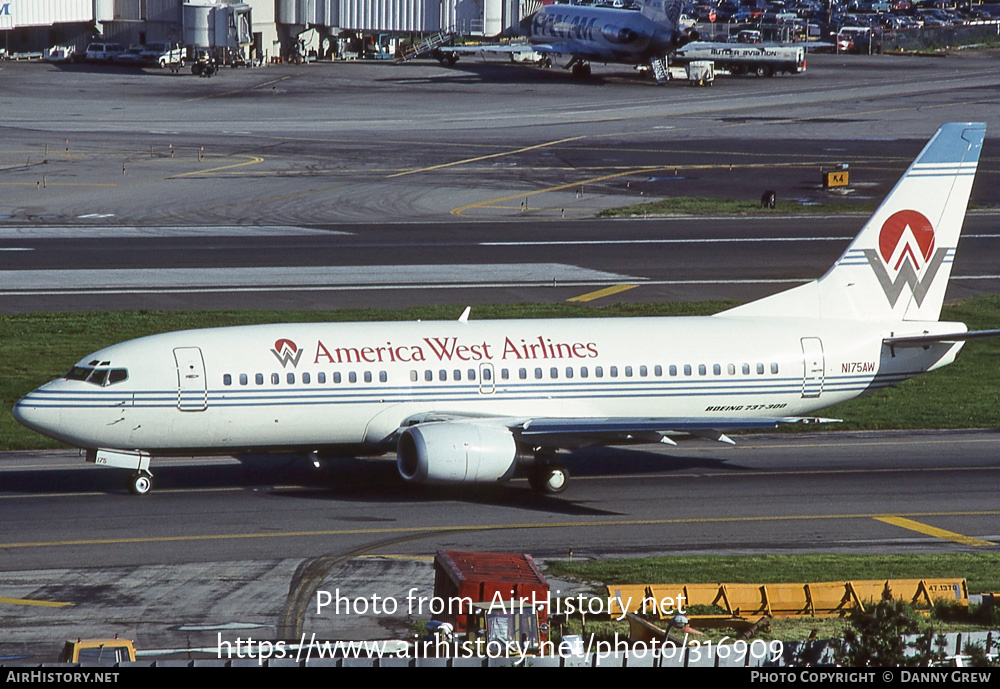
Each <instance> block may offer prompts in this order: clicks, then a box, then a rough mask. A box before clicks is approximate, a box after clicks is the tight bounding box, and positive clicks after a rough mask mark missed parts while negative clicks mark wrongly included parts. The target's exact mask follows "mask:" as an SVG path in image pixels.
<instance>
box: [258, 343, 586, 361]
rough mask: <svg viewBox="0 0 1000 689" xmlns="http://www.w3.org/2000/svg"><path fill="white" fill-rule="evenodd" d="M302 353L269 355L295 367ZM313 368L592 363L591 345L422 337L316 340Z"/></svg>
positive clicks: (277, 348) (283, 347)
mask: <svg viewBox="0 0 1000 689" xmlns="http://www.w3.org/2000/svg"><path fill="white" fill-rule="evenodd" d="M302 351H303V350H302V349H301V348H299V347H298V346H297V345H296V344H295V342H293V341H292V340H289V339H281V340H278V341H277V342H275V343H274V349H272V350H271V353H272V354H273V355H274V356H275V357H276V358H277V359H278V361H279V362H281V365H282V367H287V366H288V365H289V364H291V365H292V368H296V367H298V364H299V361H300V360H301V358H302ZM313 351H314V355H313V357H312V363H313V364H386V363H421V362H427V361H433V362H439V361H453V362H454V361H484V362H485V361H544V360H566V359H595V358H597V356H598V348H597V344H596V343H595V342H563V341H556V340H553V339H552V338H550V337H545V336H544V335H538V336H536V337H534V338H530V339H525V338H522V337H516V338H515V337H509V336H507V337H504V339H503V341H502V342H486V341H472V340H470V341H464V340H463V339H462V338H460V337H454V336H450V337H425V338H422V339H421V340H420V341H419V342H415V343H412V344H396V343H393V342H386V343H385V344H381V345H368V346H362V347H356V346H353V347H351V346H342V345H339V344H337V343H333V342H329V341H327V342H324V341H323V340H321V339H320V340H317V341H316V346H315V349H314V350H313Z"/></svg>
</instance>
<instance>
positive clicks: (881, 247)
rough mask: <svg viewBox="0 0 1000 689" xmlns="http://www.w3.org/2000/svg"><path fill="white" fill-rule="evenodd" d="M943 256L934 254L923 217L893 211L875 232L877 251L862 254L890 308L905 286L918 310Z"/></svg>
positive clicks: (928, 224)
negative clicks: (907, 287)
mask: <svg viewBox="0 0 1000 689" xmlns="http://www.w3.org/2000/svg"><path fill="white" fill-rule="evenodd" d="M947 253H948V250H947V249H944V248H940V249H937V250H936V251H935V249H934V227H933V226H932V225H931V221H930V220H928V219H927V217H926V216H924V214H923V213H918V212H917V211H912V210H905V211H897V212H895V213H893V214H892V215H891V216H889V218H888V219H887V220H886V221H885V222H884V223H883V224H882V229H881V230H880V231H879V236H878V251H875V250H874V249H865V250H864V254H865V257H866V258H867V259H868V263H869V264H870V265H871V267H872V270H873V271H874V272H875V277H876V278H877V279H878V281H879V284H880V285H881V286H882V291H883V292H885V296H886V298H887V299H888V300H889V304H891V305H892V306H895V305H896V302H897V301H899V295H900V294H902V292H903V288H904V287H906V286H909V288H910V292H911V293H912V294H913V298H914V300H916V302H917V306H920V305H921V303H923V301H924V297H925V296H927V290H928V289H930V286H931V283H932V282H933V281H934V276H935V275H937V271H938V268H940V267H941V264H942V263H943V262H944V257H945V256H946V255H947ZM890 272H891V273H892V276H890ZM921 273H923V276H922V277H921V275H920V274H921Z"/></svg>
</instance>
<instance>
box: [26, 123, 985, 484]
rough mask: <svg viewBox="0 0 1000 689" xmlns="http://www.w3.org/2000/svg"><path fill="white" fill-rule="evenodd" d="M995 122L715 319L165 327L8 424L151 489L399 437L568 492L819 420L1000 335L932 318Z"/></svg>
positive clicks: (416, 467) (447, 470) (931, 153)
mask: <svg viewBox="0 0 1000 689" xmlns="http://www.w3.org/2000/svg"><path fill="white" fill-rule="evenodd" d="M984 135H985V125H983V124H975V123H971V124H965V123H953V124H946V125H944V126H943V127H941V129H940V130H939V131H938V132H937V134H936V135H935V136H934V138H933V139H931V141H930V142H929V143H928V144H927V146H926V147H925V148H924V150H923V151H922V152H921V153H920V155H919V157H918V158H917V160H916V161H915V162H914V163H913V164H912V165H911V166H910V168H909V169H908V170H907V171H906V174H905V175H904V176H903V177H902V179H901V180H900V181H899V183H898V184H897V185H896V187H895V188H894V189H893V190H892V192H891V193H890V194H889V196H888V197H887V198H886V199H885V201H884V202H883V203H882V205H881V206H880V207H879V208H878V210H876V211H875V213H874V215H872V217H871V218H870V219H869V220H868V222H867V223H866V224H865V226H864V227H863V228H862V230H861V232H860V233H859V234H858V236H857V237H856V238H855V239H854V240H853V242H852V243H851V244H850V246H848V248H847V250H846V251H845V252H844V254H843V255H842V256H841V257H840V258H839V259H838V260H837V262H836V263H835V264H834V265H833V267H832V268H830V270H829V271H828V272H827V273H826V274H825V275H824V276H823V277H821V278H819V279H818V280H815V281H813V282H810V283H808V284H805V285H802V286H799V287H796V288H794V289H791V290H788V291H786V292H782V293H779V294H776V295H773V296H770V297H767V298H764V299H761V300H759V301H755V302H752V303H749V304H746V305H744V306H740V307H737V308H735V309H731V310H729V311H725V312H722V313H719V314H716V315H714V316H705V317H690V318H688V317H685V318H620V319H566V320H559V319H556V320H509V321H478V322H477V321H474V320H469V319H468V311H466V313H465V314H463V317H462V318H460V319H459V320H457V321H449V322H415V323H355V324H338V323H313V324H292V323H289V324H282V325H254V326H242V327H230V328H213V329H205V330H188V331H182V332H172V333H164V334H161V335H152V336H149V337H143V338H139V339H136V340H131V341H129V342H123V343H121V344H116V345H113V346H111V347H107V348H105V349H102V350H100V351H97V352H95V353H93V354H90V355H88V356H86V357H84V358H83V359H82V360H81V361H80V362H79V363H77V364H76V365H75V366H73V368H71V369H70V371H69V372H68V373H67V374H66V375H65V376H64V377H62V378H60V379H58V380H54V381H52V382H50V383H47V384H45V385H43V386H42V387H40V388H38V389H37V390H35V391H33V392H31V393H30V394H28V395H26V396H25V397H24V398H23V399H21V400H20V401H18V402H17V404H16V405H15V406H14V416H15V417H16V418H17V420H18V421H20V422H21V423H23V424H24V425H26V426H28V427H29V428H32V429H34V430H36V431H38V432H40V433H43V434H45V435H47V436H50V437H52V438H56V439H58V440H61V441H64V442H66V443H69V444H70V445H74V446H77V447H81V448H86V449H87V460H88V461H91V462H95V463H97V464H99V465H106V466H112V467H122V468H128V469H131V470H132V471H133V472H134V473H133V474H132V477H131V479H130V488H131V490H132V491H133V492H136V493H145V492H147V491H148V490H149V489H150V487H151V485H152V483H151V474H150V472H149V461H150V458H151V457H155V456H159V455H170V454H173V455H177V454H184V455H190V454H197V453H216V454H239V453H244V452H250V451H271V452H278V451H296V452H316V453H318V454H317V456H325V455H331V454H334V453H340V454H344V453H345V452H346V453H355V456H357V454H361V453H382V452H385V451H387V450H391V449H393V448H395V450H396V453H397V457H398V459H397V465H398V468H399V472H400V474H401V475H402V477H403V479H405V480H406V481H409V482H415V483H425V482H426V483H475V482H494V483H495V482H502V481H505V480H507V479H509V478H511V477H512V476H513V475H514V474H515V473H521V474H527V475H528V477H529V479H530V483H531V485H532V487H533V488H535V489H536V490H539V491H542V492H551V493H554V492H559V491H561V490H563V488H564V487H565V485H566V481H567V478H568V473H567V471H566V469H565V467H564V466H562V465H561V464H559V463H557V462H556V461H555V457H556V455H555V453H556V450H558V449H567V448H576V447H580V446H584V445H590V444H611V443H616V444H617V443H630V442H631V443H635V442H665V443H670V444H673V443H674V442H675V439H679V438H683V437H690V436H697V437H707V438H711V439H715V440H721V441H723V442H731V441H730V440H729V438H727V437H726V435H725V433H726V432H727V431H730V430H734V429H759V428H773V427H775V426H776V425H777V424H779V423H783V422H794V421H816V420H818V419H813V418H810V415H812V414H813V413H814V412H816V411H817V410H819V409H821V408H823V407H827V406H830V405H833V404H836V403H839V402H843V401H845V400H849V399H852V398H854V397H857V396H858V395H861V394H863V393H865V392H868V391H870V390H874V389H877V388H881V387H885V386H889V385H893V384H896V383H899V382H901V381H903V380H905V379H907V378H910V377H912V376H915V375H917V374H920V373H923V372H925V371H931V370H933V369H936V368H938V367H941V366H944V365H946V364H949V363H951V362H952V361H954V359H955V357H956V355H957V354H958V352H959V350H960V349H961V348H962V346H963V344H964V343H965V341H966V340H968V339H972V338H976V337H987V336H995V335H997V334H998V332H997V331H981V332H975V333H970V332H967V329H966V327H965V325H964V324H962V323H947V322H939V321H938V318H939V317H940V312H941V305H942V302H943V300H944V295H945V288H946V286H947V283H948V278H949V275H950V273H951V267H952V261H953V260H954V257H955V247H956V245H957V244H958V238H959V234H960V233H961V229H962V223H963V220H964V217H965V209H966V205H967V203H968V199H969V193H970V191H971V188H972V183H973V179H974V177H975V172H976V166H977V163H978V160H979V154H980V149H981V148H982V144H983V137H984Z"/></svg>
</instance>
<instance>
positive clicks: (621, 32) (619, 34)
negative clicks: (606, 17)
mask: <svg viewBox="0 0 1000 689" xmlns="http://www.w3.org/2000/svg"><path fill="white" fill-rule="evenodd" d="M601 35H602V36H604V40H606V41H607V42H608V43H617V44H619V45H624V44H626V43H631V42H632V41H634V40H635V39H636V38H638V37H639V35H638V34H637V33H636V32H635V31H633V30H632V29H623V28H621V27H618V26H613V25H611V24H608V25H607V26H605V27H604V28H602V29H601Z"/></svg>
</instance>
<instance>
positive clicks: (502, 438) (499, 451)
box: [396, 421, 520, 483]
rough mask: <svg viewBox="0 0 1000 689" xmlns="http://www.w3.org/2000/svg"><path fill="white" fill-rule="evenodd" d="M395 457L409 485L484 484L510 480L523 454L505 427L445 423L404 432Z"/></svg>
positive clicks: (416, 427) (414, 427) (427, 424)
mask: <svg viewBox="0 0 1000 689" xmlns="http://www.w3.org/2000/svg"><path fill="white" fill-rule="evenodd" d="M396 457H397V459H396V467H397V468H398V469H399V475H400V476H402V477H403V479H404V480H405V481H407V482H408V483H484V482H490V481H506V480H507V479H509V478H510V477H511V476H512V475H513V474H514V469H515V468H516V467H517V462H518V459H520V452H519V449H518V446H517V442H516V441H515V440H514V436H513V435H511V433H510V431H508V430H507V429H506V428H495V427H492V426H483V425H479V424H475V423H465V422H451V421H443V422H440V423H426V424H419V425H417V426H411V427H410V428H407V429H406V430H405V431H403V433H402V434H401V435H400V436H399V441H398V442H397V444H396Z"/></svg>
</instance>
